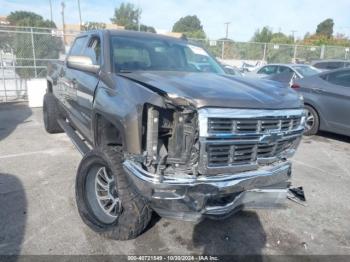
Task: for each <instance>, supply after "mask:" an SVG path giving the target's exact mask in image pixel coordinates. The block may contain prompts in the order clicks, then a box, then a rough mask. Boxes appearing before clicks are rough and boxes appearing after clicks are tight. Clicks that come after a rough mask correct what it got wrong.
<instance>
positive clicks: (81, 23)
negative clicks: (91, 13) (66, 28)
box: [78, 0, 83, 31]
mask: <svg viewBox="0 0 350 262" xmlns="http://www.w3.org/2000/svg"><path fill="white" fill-rule="evenodd" d="M78 10H79V21H80V26H79V29H80V31H82V30H81V29H82V25H83V22H82V20H81V9H80V0H78Z"/></svg>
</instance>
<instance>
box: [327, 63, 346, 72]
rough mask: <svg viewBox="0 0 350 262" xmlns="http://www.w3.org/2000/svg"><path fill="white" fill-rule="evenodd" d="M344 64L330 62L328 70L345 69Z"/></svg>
mask: <svg viewBox="0 0 350 262" xmlns="http://www.w3.org/2000/svg"><path fill="white" fill-rule="evenodd" d="M343 65H344V64H343V62H328V66H327V69H330V70H332V69H337V68H341V67H343Z"/></svg>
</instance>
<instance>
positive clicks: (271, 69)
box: [258, 66, 277, 75]
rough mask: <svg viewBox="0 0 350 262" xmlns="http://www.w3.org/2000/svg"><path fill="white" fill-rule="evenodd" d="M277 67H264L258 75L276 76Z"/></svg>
mask: <svg viewBox="0 0 350 262" xmlns="http://www.w3.org/2000/svg"><path fill="white" fill-rule="evenodd" d="M276 71H277V66H264V67H263V68H261V69H260V70H259V71H258V74H265V75H271V74H276Z"/></svg>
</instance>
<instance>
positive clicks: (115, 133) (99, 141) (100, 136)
mask: <svg viewBox="0 0 350 262" xmlns="http://www.w3.org/2000/svg"><path fill="white" fill-rule="evenodd" d="M95 126H96V128H95V145H96V146H98V147H100V146H102V147H103V146H111V145H113V146H116V145H123V138H122V133H121V132H120V129H119V128H117V127H116V126H115V125H114V124H113V123H111V122H110V121H109V120H107V119H106V118H105V117H103V116H101V115H96V125H95Z"/></svg>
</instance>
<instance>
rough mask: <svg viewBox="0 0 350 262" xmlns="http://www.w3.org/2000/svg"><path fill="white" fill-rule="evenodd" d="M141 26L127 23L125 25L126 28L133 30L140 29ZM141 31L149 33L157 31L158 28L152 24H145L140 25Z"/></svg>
mask: <svg viewBox="0 0 350 262" xmlns="http://www.w3.org/2000/svg"><path fill="white" fill-rule="evenodd" d="M138 28H139V26H138V25H127V26H125V29H127V30H133V31H138ZM140 31H142V32H149V33H156V30H155V29H154V27H152V26H147V25H144V24H141V25H140Z"/></svg>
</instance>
